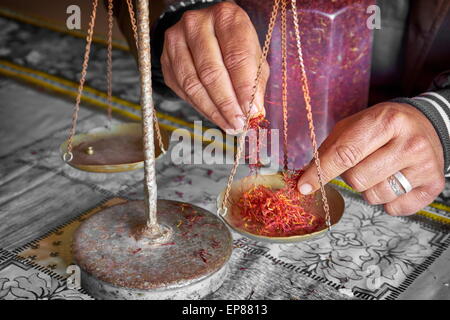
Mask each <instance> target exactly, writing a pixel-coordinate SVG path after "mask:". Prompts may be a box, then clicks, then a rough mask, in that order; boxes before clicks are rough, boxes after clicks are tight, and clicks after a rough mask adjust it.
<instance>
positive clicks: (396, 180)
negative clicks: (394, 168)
mask: <svg viewBox="0 0 450 320" xmlns="http://www.w3.org/2000/svg"><path fill="white" fill-rule="evenodd" d="M387 182H388V183H389V186H390V187H391V189H392V191H393V192H394V193H395V195H396V196H401V195H402V194H405V193H407V192H409V191H411V190H412V186H411V184H410V183H409V181H408V179H406V177H405V176H404V175H403V174H402V173H401V172H400V171H398V172H396V173H394V174H393V175H392V176H390V177H389V178H387Z"/></svg>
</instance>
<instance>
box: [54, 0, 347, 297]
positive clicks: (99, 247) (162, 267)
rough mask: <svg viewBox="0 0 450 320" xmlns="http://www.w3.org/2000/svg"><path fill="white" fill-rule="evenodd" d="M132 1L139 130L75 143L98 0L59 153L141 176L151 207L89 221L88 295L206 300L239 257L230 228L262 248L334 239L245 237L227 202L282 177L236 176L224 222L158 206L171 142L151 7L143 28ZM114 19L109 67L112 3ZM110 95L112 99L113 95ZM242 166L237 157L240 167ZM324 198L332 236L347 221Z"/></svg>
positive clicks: (108, 132)
mask: <svg viewBox="0 0 450 320" xmlns="http://www.w3.org/2000/svg"><path fill="white" fill-rule="evenodd" d="M126 1H127V4H128V8H129V13H130V17H131V21H132V24H133V27H134V28H133V29H134V31H135V37H136V45H137V48H138V60H139V71H140V89H141V107H142V123H141V124H137V123H135V124H123V125H117V126H108V127H107V128H100V129H96V130H94V131H91V132H89V133H87V134H80V135H75V129H76V120H77V113H78V109H79V104H80V97H81V92H82V90H83V84H84V79H85V76H86V72H87V64H88V63H87V62H88V59H89V50H90V45H91V41H92V34H93V29H94V24H95V12H96V8H97V5H98V0H93V13H92V15H91V23H90V25H89V30H88V36H87V44H86V54H85V61H84V63H83V71H82V75H81V80H80V88H79V90H78V93H79V94H78V97H77V102H76V104H75V108H74V116H73V121H72V123H73V126H72V129H71V131H70V135H69V139H68V140H67V141H66V142H65V143H63V144H62V145H61V152H62V157H63V159H64V161H66V162H67V163H68V164H69V165H71V166H73V167H74V168H76V169H78V170H84V171H90V172H120V171H128V170H134V169H138V168H142V167H143V168H144V194H145V198H144V201H128V202H126V203H123V204H119V205H115V206H112V207H109V208H106V209H103V210H101V211H100V212H98V213H96V214H95V215H93V216H91V217H90V218H88V219H87V220H86V221H84V222H83V223H82V225H81V226H80V227H79V228H78V230H77V231H76V232H75V235H74V238H73V244H72V253H73V258H74V262H75V263H76V264H77V265H78V266H79V267H80V268H81V271H82V273H81V286H82V287H83V288H84V289H85V290H86V291H87V292H88V293H89V294H90V295H92V296H93V297H95V298H97V299H117V300H118V299H200V298H203V297H205V296H207V295H208V294H211V293H212V292H214V291H215V290H217V289H218V288H219V287H220V286H221V285H222V283H223V282H224V280H225V279H226V276H227V272H228V261H229V259H230V256H231V253H232V248H233V243H232V236H231V233H230V231H229V229H228V228H227V225H228V226H229V227H231V228H232V229H234V230H236V231H237V232H240V233H241V234H243V235H245V236H247V237H250V238H253V239H255V240H262V241H269V242H285V243H292V242H297V241H303V240H306V239H309V238H311V237H314V236H318V235H320V234H323V233H325V232H326V231H327V229H326V228H324V229H323V230H320V231H319V232H316V233H315V234H311V235H305V236H291V237H284V238H273V237H272V238H270V237H262V236H258V235H255V234H251V233H249V232H247V231H246V230H245V229H243V228H242V227H241V224H240V221H239V215H238V214H236V212H235V211H233V208H232V207H230V205H229V203H228V202H227V201H228V198H229V197H231V198H236V196H237V193H236V192H242V190H244V189H245V188H248V187H249V186H250V185H254V184H258V183H266V184H269V185H272V186H274V187H277V186H280V183H281V182H280V180H279V177H278V176H277V175H274V176H264V175H259V176H256V177H249V178H250V180H248V179H246V180H242V181H235V182H234V183H232V182H233V181H232V176H233V175H234V174H233V171H232V175H230V177H231V179H230V180H231V181H230V180H229V184H228V186H227V188H226V189H225V190H224V192H222V193H221V194H220V195H219V198H218V212H219V214H217V215H216V214H213V213H211V212H209V211H207V210H205V209H202V208H200V207H197V206H195V205H192V204H189V203H184V202H179V201H174V200H160V199H157V185H156V179H155V161H156V159H157V158H158V157H159V156H160V155H162V154H163V153H164V152H165V149H166V148H167V145H168V140H169V139H168V133H167V132H164V131H163V130H160V129H159V126H158V123H157V119H156V117H155V110H154V105H153V99H152V83H151V57H150V32H149V7H148V0H137V10H136V12H137V21H136V19H135V18H134V10H133V7H132V2H131V0H126ZM280 1H283V4H284V5H286V1H287V0H275V1H274V10H278V5H279V3H280ZM293 1H294V0H293ZM108 13H109V22H110V23H109V31H110V32H109V41H108V44H109V45H108V47H109V50H108V52H109V54H108V57H109V63H108V65H109V66H110V65H111V64H110V62H111V41H112V40H111V33H112V20H113V17H112V0H109V7H108ZM266 42H267V41H266ZM269 42H270V38H269ZM266 51H267V50H266ZM266 54H267V52H266ZM264 58H265V57H264ZM108 70H109V74H111V69H110V68H109V69H108ZM109 83H110V82H109ZM108 91H109V95H111V90H110V86H109V90H108ZM109 113H110V112H109ZM155 142H156V143H155ZM240 142H241V143H242V139H240ZM114 144H115V145H114ZM113 145H114V146H113ZM239 157H240V154H239V152H238V154H237V155H236V158H237V159H239ZM234 169H235V168H234ZM234 171H235V170H234ZM234 173H235V172H234ZM252 179H253V180H252ZM261 179H262V180H261ZM249 181H250V184H249ZM281 184H282V183H281ZM243 188H244V189H243ZM326 193H327V195H328V200H329V201H328V203H329V210H328V212H327V210H324V209H323V210H322V209H321V208H322V206H320V205H319V204H318V203H319V200H320V199H319V196H320V194H319V193H318V201H317V202H315V203H317V204H316V207H317V208H318V209H317V214H320V215H323V216H324V217H325V216H327V215H328V216H330V215H331V220H330V221H331V223H330V224H329V225H328V230H329V228H330V226H331V225H332V224H335V223H337V222H338V221H339V219H340V217H341V216H342V213H343V211H344V202H343V199H342V197H341V196H340V195H339V193H338V192H337V191H336V190H334V189H333V188H331V187H329V186H326ZM322 195H323V194H322Z"/></svg>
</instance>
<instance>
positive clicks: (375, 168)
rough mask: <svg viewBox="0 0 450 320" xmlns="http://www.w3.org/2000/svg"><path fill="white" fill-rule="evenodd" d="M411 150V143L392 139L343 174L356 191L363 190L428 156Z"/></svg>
mask: <svg viewBox="0 0 450 320" xmlns="http://www.w3.org/2000/svg"><path fill="white" fill-rule="evenodd" d="M413 149H415V148H413ZM411 151H412V150H410V146H409V145H401V144H400V143H398V142H397V139H392V140H391V141H390V142H389V143H388V144H386V145H384V146H383V147H381V148H380V149H378V150H377V151H375V152H374V153H372V154H370V155H369V156H367V157H366V158H365V159H363V160H362V161H361V162H360V163H358V164H357V165H356V166H354V167H352V168H350V169H349V170H347V171H346V172H344V173H343V174H342V175H341V176H342V178H343V179H344V180H345V181H346V182H347V184H349V185H350V186H351V187H352V188H353V189H354V190H355V191H358V192H363V191H365V190H367V189H370V188H372V187H373V186H375V185H376V184H379V183H380V182H382V181H384V180H386V179H387V178H388V177H389V176H391V175H393V174H394V173H396V172H397V171H399V170H401V169H403V168H407V167H409V166H411V165H413V164H417V163H418V162H419V161H421V160H423V159H425V157H427V156H428V155H427V154H423V153H418V152H411ZM413 151H415V150H413ZM412 153H413V154H412Z"/></svg>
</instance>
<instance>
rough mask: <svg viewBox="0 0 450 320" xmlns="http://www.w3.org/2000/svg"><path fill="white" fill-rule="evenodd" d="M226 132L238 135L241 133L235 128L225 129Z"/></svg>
mask: <svg viewBox="0 0 450 320" xmlns="http://www.w3.org/2000/svg"><path fill="white" fill-rule="evenodd" d="M225 132H226V134H229V135H231V136H236V135H238V134H239V131H238V130H235V129H225Z"/></svg>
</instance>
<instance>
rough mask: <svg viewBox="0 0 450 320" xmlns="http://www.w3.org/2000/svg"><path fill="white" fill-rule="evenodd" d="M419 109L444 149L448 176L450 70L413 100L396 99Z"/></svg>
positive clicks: (449, 154) (449, 172) (449, 155)
mask: <svg viewBox="0 0 450 320" xmlns="http://www.w3.org/2000/svg"><path fill="white" fill-rule="evenodd" d="M392 101H393V102H401V103H408V104H410V105H412V106H413V107H415V108H417V109H419V110H420V111H421V112H422V113H423V114H424V115H425V116H426V117H427V118H428V120H430V122H431V123H432V124H433V126H434V128H435V129H436V132H437V134H438V136H439V138H440V140H441V144H442V147H443V149H444V160H445V167H444V168H445V169H444V170H445V175H446V176H450V70H449V71H446V72H443V73H441V74H440V75H439V76H438V77H437V78H436V79H435V80H434V81H433V83H432V86H431V87H430V90H429V91H427V92H425V93H422V94H421V95H419V96H417V97H414V98H397V99H394V100H392Z"/></svg>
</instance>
